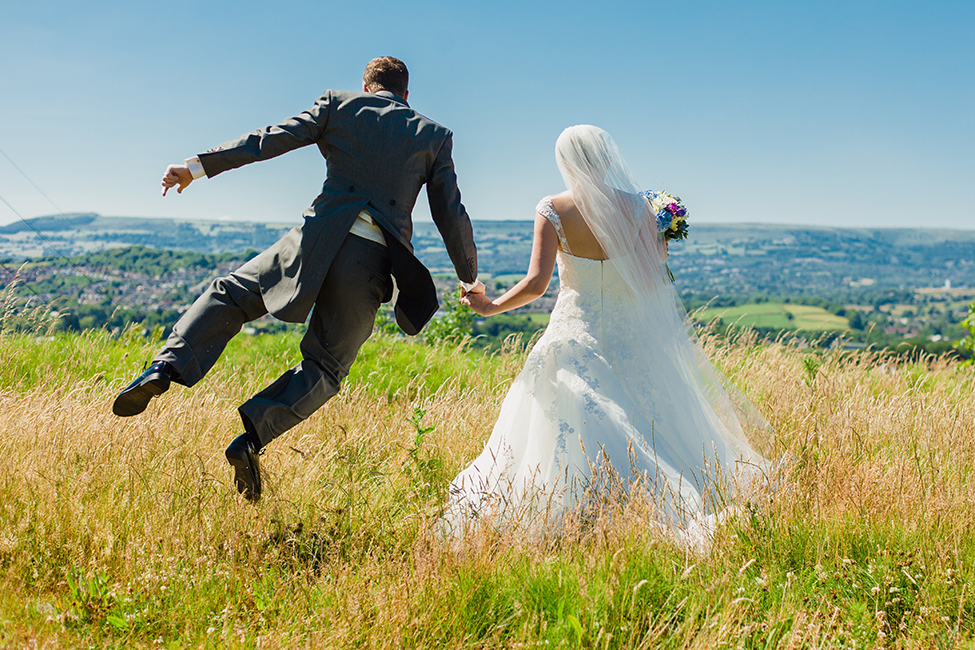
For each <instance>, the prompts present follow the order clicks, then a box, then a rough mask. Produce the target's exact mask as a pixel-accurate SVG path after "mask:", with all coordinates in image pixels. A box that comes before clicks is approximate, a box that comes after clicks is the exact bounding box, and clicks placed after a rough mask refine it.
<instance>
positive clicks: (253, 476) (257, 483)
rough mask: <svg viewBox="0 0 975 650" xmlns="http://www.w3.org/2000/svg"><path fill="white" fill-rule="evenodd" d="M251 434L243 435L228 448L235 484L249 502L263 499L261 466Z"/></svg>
mask: <svg viewBox="0 0 975 650" xmlns="http://www.w3.org/2000/svg"><path fill="white" fill-rule="evenodd" d="M257 456H258V448H257V445H255V444H254V442H253V439H252V438H251V434H249V433H242V434H240V435H239V436H237V437H236V438H234V440H233V442H231V443H230V445H229V446H228V447H227V462H228V463H230V466H231V467H233V468H234V484H235V485H236V486H237V491H238V492H240V493H241V494H242V495H243V496H244V498H245V499H247V500H248V501H257V500H258V499H260V498H261V464H260V462H259V461H258V460H257Z"/></svg>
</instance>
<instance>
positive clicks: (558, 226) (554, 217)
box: [535, 196, 572, 255]
mask: <svg viewBox="0 0 975 650" xmlns="http://www.w3.org/2000/svg"><path fill="white" fill-rule="evenodd" d="M535 212H537V213H538V214H540V215H542V216H543V217H545V218H546V219H548V222H549V223H550V224H552V225H553V226H555V232H556V233H558V235H559V248H561V249H562V251H563V252H565V253H568V254H569V255H571V254H572V251H570V250H569V242H567V241H566V240H565V231H564V230H562V219H561V218H560V217H559V213H558V212H556V211H555V206H554V205H552V199H551V198H550V197H547V196H546V197H545V198H544V199H542V200H541V201H539V202H538V205H536V206H535Z"/></svg>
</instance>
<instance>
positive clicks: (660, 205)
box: [640, 190, 688, 241]
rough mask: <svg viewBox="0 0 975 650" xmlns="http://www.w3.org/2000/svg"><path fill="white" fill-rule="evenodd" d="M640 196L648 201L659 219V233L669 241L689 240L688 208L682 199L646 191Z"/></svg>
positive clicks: (663, 193) (664, 193)
mask: <svg viewBox="0 0 975 650" xmlns="http://www.w3.org/2000/svg"><path fill="white" fill-rule="evenodd" d="M640 196H642V197H644V198H645V199H646V200H647V203H649V204H650V208H651V209H652V210H653V213H654V215H656V217H657V232H660V233H663V236H664V237H666V238H667V239H676V240H677V241H680V240H682V239H686V238H687V216H688V214H687V208H685V207H684V204H683V203H681V200H680V198H678V197H676V196H673V195H672V194H667V193H666V192H654V191H653V190H646V191H644V192H640Z"/></svg>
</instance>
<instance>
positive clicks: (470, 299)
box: [460, 292, 494, 316]
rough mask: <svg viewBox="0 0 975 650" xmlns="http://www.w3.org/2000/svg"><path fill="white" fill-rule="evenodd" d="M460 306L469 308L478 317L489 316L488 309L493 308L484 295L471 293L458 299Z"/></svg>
mask: <svg viewBox="0 0 975 650" xmlns="http://www.w3.org/2000/svg"><path fill="white" fill-rule="evenodd" d="M460 304H462V305H466V306H467V307H470V308H471V309H472V310H473V311H474V313H475V314H478V315H480V316H489V315H490V313H489V312H490V309H491V307H493V306H494V303H492V302H491V300H490V299H489V298H488V297H487V295H486V294H484V293H471V292H468V293H466V294H464V297H463V298H461V299H460Z"/></svg>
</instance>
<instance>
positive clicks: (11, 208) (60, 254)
mask: <svg viewBox="0 0 975 650" xmlns="http://www.w3.org/2000/svg"><path fill="white" fill-rule="evenodd" d="M0 201H3V203H4V204H6V206H7V207H8V208H10V210H11V211H12V212H13V213H14V214H15V215H17V217H18V218H19V219H20V220H21V221H23V222H24V223H25V224H27V227H28V228H30V229H31V230H33V231H34V234H36V235H37V237H38V238H39V239H40V240H41V241H42V242H44V243H45V244H46V245H47V247H48V248H50V249H51V250H52V251H54V252H55V253H57V254H58V255H59V256H60V257H61V258H62V259H63V260H64V261H65V262H67V264H68V268H70V269H71V270H72V271H75V272H76V273H78V274H79V275H82V276H84V277H85V279H86V280H88V282H89V283H90V284H97V283H96V282H95V281H94V280H93V279H92V278H91V276H89V275H88V274H87V273H85V272H84V271H79V270H78V269H77V268H75V267H74V265H73V264H71V260H69V259H68V257H67V255H65V254H64V253H62V252H61V251H59V250H58V249H57V248H55V247H54V245H53V244H52V243H51V242H49V241H48V240H47V239H46V238H45V237H44V235H42V234H41V232H40V231H39V230H38V229H37V228H35V227H34V224H32V223H31V222H30V221H28V220H27V219H24V217H23V215H21V214H20V213H19V212H18V211H17V209H16V208H14V206H12V205H10V202H9V201H7V199H5V198H3V196H2V195H0Z"/></svg>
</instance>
